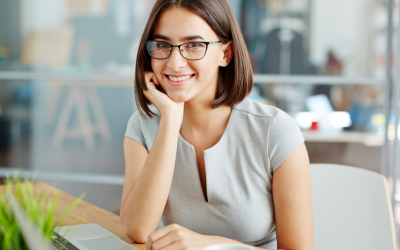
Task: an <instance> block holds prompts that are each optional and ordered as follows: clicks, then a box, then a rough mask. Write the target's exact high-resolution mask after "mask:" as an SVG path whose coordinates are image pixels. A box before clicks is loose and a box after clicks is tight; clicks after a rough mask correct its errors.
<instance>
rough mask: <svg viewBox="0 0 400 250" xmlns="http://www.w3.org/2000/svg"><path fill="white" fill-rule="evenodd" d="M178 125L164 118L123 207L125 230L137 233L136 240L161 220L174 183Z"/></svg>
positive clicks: (151, 230) (129, 232) (122, 214)
mask: <svg viewBox="0 0 400 250" xmlns="http://www.w3.org/2000/svg"><path fill="white" fill-rule="evenodd" d="M179 127H180V126H179V124H176V123H175V122H174V121H173V119H168V118H164V119H163V118H162V119H161V121H160V125H159V131H158V134H157V137H156V139H155V141H154V144H153V146H152V148H151V150H150V152H149V155H148V157H147V159H146V162H145V164H144V166H143V169H142V171H141V173H140V175H139V177H138V179H137V181H136V183H135V185H134V186H133V188H132V190H131V192H130V193H129V195H128V197H127V199H126V200H125V203H124V204H123V206H122V207H121V211H120V213H121V219H122V220H121V221H122V223H123V225H124V228H125V231H126V233H127V234H128V236H130V237H131V236H132V234H136V236H135V237H134V238H135V239H136V241H137V239H138V238H139V239H140V238H144V237H145V234H149V233H151V232H153V231H154V230H155V229H156V227H157V225H158V223H159V221H160V218H161V215H162V213H163V210H164V207H165V204H166V201H167V199H168V194H169V190H170V187H171V183H172V177H173V172H174V167H175V158H176V150H177V143H178V135H179ZM138 235H139V236H138ZM131 238H132V237H131Z"/></svg>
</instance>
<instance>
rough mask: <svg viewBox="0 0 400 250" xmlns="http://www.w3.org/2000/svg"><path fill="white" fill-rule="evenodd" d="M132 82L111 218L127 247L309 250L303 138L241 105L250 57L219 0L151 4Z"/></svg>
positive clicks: (284, 120) (277, 113)
mask: <svg viewBox="0 0 400 250" xmlns="http://www.w3.org/2000/svg"><path fill="white" fill-rule="evenodd" d="M135 74H136V75H135V96H136V103H137V107H138V112H135V113H134V114H133V115H132V117H131V118H130V120H129V123H128V127H127V131H126V137H125V140H124V154H125V162H126V164H125V182H124V189H123V194H122V203H121V211H120V215H121V216H120V218H121V222H122V225H123V226H124V229H125V231H126V233H127V235H128V236H129V237H130V238H131V239H132V240H134V241H137V242H141V243H146V244H147V245H146V246H147V249H149V250H150V249H154V250H158V249H182V248H185V249H203V248H205V247H207V246H209V245H213V244H219V243H234V244H247V245H251V246H254V247H260V248H266V249H276V248H277V247H278V248H285V249H307V250H309V249H312V248H313V239H312V235H313V228H312V224H313V223H312V208H311V186H310V171H309V162H308V156H307V151H306V149H305V146H304V143H303V141H304V139H303V137H302V134H301V132H300V130H299V128H298V127H297V125H296V123H295V121H294V120H293V119H292V118H291V117H290V116H288V115H287V114H286V113H284V112H283V111H281V110H279V109H277V108H275V107H271V106H267V105H264V104H261V103H258V102H255V101H253V100H251V99H248V98H246V96H247V95H248V94H249V92H250V90H251V88H252V86H253V80H252V70H251V65H250V60H249V56H248V54H247V49H246V46H245V43H244V40H243V37H242V34H241V31H240V29H239V25H238V24H237V21H236V20H235V18H234V16H233V14H232V11H231V10H230V8H229V5H228V3H227V2H226V1H225V0H213V1H209V0H179V1H178V0H159V1H157V2H156V4H155V6H154V8H153V11H152V13H151V15H150V18H149V20H148V23H147V26H146V28H145V31H144V33H143V36H142V39H141V43H140V46H139V52H138V56H137V62H136V72H135ZM160 219H162V221H163V222H164V224H165V225H166V227H165V228H162V229H160V230H157V231H155V229H156V228H157V225H158V223H159V221H160Z"/></svg>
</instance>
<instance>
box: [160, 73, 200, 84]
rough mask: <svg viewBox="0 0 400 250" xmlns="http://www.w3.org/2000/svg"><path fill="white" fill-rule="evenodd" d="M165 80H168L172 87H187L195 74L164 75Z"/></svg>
mask: <svg viewBox="0 0 400 250" xmlns="http://www.w3.org/2000/svg"><path fill="white" fill-rule="evenodd" d="M164 75H165V78H166V79H167V82H168V83H169V84H170V85H171V86H183V85H186V84H187V83H188V82H189V81H190V80H191V79H192V78H193V77H194V75H195V74H185V75H183V74H182V75H167V74H164Z"/></svg>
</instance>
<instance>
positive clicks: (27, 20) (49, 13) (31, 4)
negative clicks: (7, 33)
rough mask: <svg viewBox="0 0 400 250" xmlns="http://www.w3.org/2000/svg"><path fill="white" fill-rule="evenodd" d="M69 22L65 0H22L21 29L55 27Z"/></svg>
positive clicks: (23, 31) (23, 32)
mask: <svg viewBox="0 0 400 250" xmlns="http://www.w3.org/2000/svg"><path fill="white" fill-rule="evenodd" d="M66 22H67V8H66V1H65V0H21V31H22V34H26V32H27V31H29V30H30V29H32V28H54V27H59V26H61V25H65V24H66Z"/></svg>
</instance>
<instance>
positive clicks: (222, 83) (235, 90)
mask: <svg viewBox="0 0 400 250" xmlns="http://www.w3.org/2000/svg"><path fill="white" fill-rule="evenodd" d="M170 7H177V8H185V9H187V10H189V11H191V12H193V13H195V14H197V15H198V16H200V17H202V18H203V19H204V20H205V21H206V22H207V23H208V24H209V25H210V27H211V28H212V29H213V30H214V32H215V33H216V34H217V36H218V38H219V40H221V41H222V43H224V44H226V43H227V42H229V41H231V40H232V41H233V42H232V51H233V57H232V59H231V61H230V63H229V64H228V65H227V66H226V67H220V68H219V72H218V80H217V81H218V82H217V91H216V96H215V99H214V100H213V101H211V102H210V106H211V107H212V108H218V107H219V106H221V105H227V106H231V107H233V106H234V105H235V104H237V103H239V102H241V101H242V100H243V99H244V98H245V97H246V96H247V95H248V94H249V93H250V91H251V89H252V87H253V71H252V69H251V63H250V58H249V55H248V52H247V47H246V44H245V42H244V38H243V35H242V32H241V30H240V27H239V24H238V22H237V20H236V18H235V16H234V15H233V13H232V10H231V8H230V7H229V4H228V3H227V2H226V0H211V1H210V0H158V1H157V2H156V3H155V5H154V7H153V9H152V11H151V13H150V17H149V20H148V21H147V24H146V27H145V29H144V32H143V34H142V38H141V40H140V44H139V48H138V54H137V60H136V70H135V101H136V106H137V107H138V111H139V113H140V115H141V116H142V117H143V118H145V116H144V114H146V115H147V116H148V117H150V118H152V115H156V114H154V113H153V112H152V111H151V110H150V109H149V107H148V105H150V104H151V103H150V101H149V100H148V99H147V98H146V97H145V95H144V94H143V91H147V86H146V82H145V77H144V73H145V71H152V68H151V57H150V55H149V54H148V52H147V50H146V40H151V39H152V38H153V36H154V27H155V25H156V22H157V20H158V17H159V16H160V14H161V13H162V12H163V11H164V10H166V9H167V8H170Z"/></svg>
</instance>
